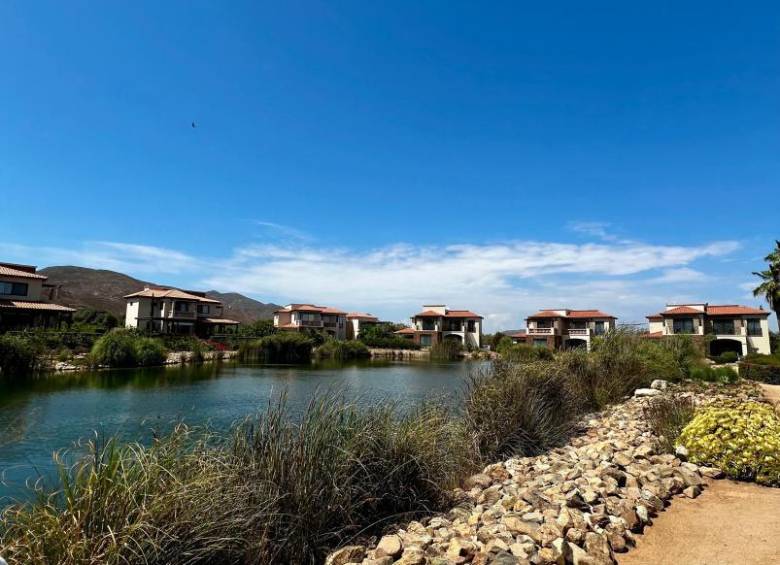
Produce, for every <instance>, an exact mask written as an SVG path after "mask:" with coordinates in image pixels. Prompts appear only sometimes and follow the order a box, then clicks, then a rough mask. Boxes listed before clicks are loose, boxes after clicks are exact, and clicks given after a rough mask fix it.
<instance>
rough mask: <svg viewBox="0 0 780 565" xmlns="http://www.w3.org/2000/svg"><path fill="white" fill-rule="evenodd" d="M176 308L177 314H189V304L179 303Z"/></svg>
mask: <svg viewBox="0 0 780 565" xmlns="http://www.w3.org/2000/svg"><path fill="white" fill-rule="evenodd" d="M175 308H176V311H177V312H189V311H190V304H189V302H177V303H176V306H175Z"/></svg>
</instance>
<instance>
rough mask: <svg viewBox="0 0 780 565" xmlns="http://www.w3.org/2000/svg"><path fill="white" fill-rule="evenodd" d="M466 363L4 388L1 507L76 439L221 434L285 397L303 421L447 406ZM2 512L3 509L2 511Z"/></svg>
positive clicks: (179, 373)
mask: <svg viewBox="0 0 780 565" xmlns="http://www.w3.org/2000/svg"><path fill="white" fill-rule="evenodd" d="M473 367H474V365H472V364H470V363H454V364H442V365H440V364H433V363H362V364H354V365H347V366H336V365H318V366H311V367H310V366H306V367H297V366H296V367H293V366H261V365H227V364H226V365H215V364H210V365H203V366H200V367H195V366H189V367H173V368H172V367H169V368H155V369H132V370H117V371H101V372H92V373H79V374H69V375H54V376H51V377H50V378H47V379H39V380H36V381H31V382H28V383H24V384H19V385H13V386H12V385H2V384H0V473H2V475H3V478H4V483H5V484H1V485H0V497H2V496H15V495H18V493H19V492H20V485H23V484H24V482H25V480H28V479H34V478H35V477H37V476H39V475H40V474H43V475H49V474H50V473H51V471H52V469H53V465H52V453H53V452H55V451H57V450H61V449H63V448H68V447H71V446H72V445H73V444H74V442H76V441H78V440H79V439H84V438H89V437H94V434H95V433H96V432H97V433H98V434H101V435H112V434H117V433H118V434H120V435H122V436H123V437H125V438H128V439H140V440H143V441H147V440H148V439H149V437H150V435H151V433H152V430H156V431H158V432H164V431H167V430H169V429H170V428H171V426H172V425H173V424H174V423H175V422H176V421H185V422H187V423H190V424H209V425H211V426H213V427H215V428H219V429H227V428H229V427H230V426H231V425H232V424H233V423H235V422H236V421H237V420H239V419H241V418H244V417H246V416H248V415H250V414H252V413H254V412H257V411H261V410H264V409H265V407H266V406H267V404H268V401H269V399H271V398H274V397H276V396H277V395H279V394H281V393H282V392H283V391H286V393H287V402H288V405H289V407H290V409H291V412H293V413H296V412H300V410H302V409H303V407H305V406H306V404H307V403H308V402H309V401H310V400H311V397H312V395H313V394H314V393H315V392H316V391H318V390H319V391H321V392H327V391H336V392H339V393H341V394H343V395H344V396H345V397H346V398H348V399H351V400H354V401H356V402H358V403H360V404H366V405H367V404H375V403H378V402H382V401H386V400H392V401H395V402H397V403H398V404H399V405H400V406H401V407H403V406H408V405H410V404H411V403H414V402H417V401H420V400H423V399H433V400H437V401H442V399H445V400H444V401H446V399H450V401H451V399H452V395H453V394H454V393H456V392H457V391H458V390H459V389H460V388H461V387H462V386H463V383H464V380H465V379H466V377H467V376H468V373H469V370H470V369H472V368H473ZM0 505H2V502H0Z"/></svg>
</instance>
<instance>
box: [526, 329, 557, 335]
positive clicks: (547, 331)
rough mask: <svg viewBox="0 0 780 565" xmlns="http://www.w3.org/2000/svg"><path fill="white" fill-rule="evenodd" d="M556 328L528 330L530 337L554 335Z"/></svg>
mask: <svg viewBox="0 0 780 565" xmlns="http://www.w3.org/2000/svg"><path fill="white" fill-rule="evenodd" d="M553 329H554V328H528V334H529V335H552V333H553Z"/></svg>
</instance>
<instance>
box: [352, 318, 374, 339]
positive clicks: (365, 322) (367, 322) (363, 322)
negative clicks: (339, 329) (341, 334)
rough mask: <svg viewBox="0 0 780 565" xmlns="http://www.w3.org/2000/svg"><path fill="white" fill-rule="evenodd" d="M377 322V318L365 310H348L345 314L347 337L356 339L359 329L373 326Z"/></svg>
mask: <svg viewBox="0 0 780 565" xmlns="http://www.w3.org/2000/svg"><path fill="white" fill-rule="evenodd" d="M378 323H379V318H377V317H376V316H374V315H372V314H367V313H365V312H350V313H349V314H347V338H348V339H357V338H358V337H359V336H360V330H361V329H362V328H365V327H366V326H374V325H376V324H378Z"/></svg>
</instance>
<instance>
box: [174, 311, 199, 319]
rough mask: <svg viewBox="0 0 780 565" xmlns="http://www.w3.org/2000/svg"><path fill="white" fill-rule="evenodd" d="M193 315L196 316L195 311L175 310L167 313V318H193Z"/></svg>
mask: <svg viewBox="0 0 780 565" xmlns="http://www.w3.org/2000/svg"><path fill="white" fill-rule="evenodd" d="M195 316H197V313H196V312H185V311H183V310H179V311H176V310H174V311H173V312H169V313H168V317H169V318H179V319H183V320H194V319H195Z"/></svg>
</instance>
